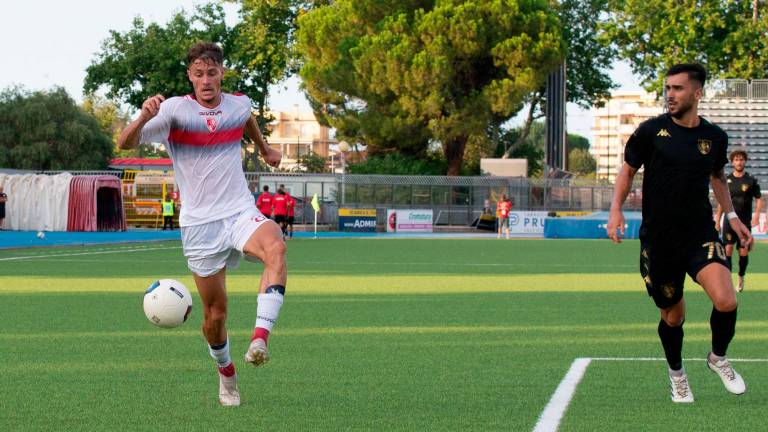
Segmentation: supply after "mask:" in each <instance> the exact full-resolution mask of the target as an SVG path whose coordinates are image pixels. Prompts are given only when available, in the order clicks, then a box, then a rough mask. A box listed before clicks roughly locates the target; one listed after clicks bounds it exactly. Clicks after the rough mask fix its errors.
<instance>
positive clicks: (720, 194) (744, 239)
mask: <svg viewBox="0 0 768 432" xmlns="http://www.w3.org/2000/svg"><path fill="white" fill-rule="evenodd" d="M710 183H711V185H712V192H713V193H714V194H715V200H717V204H718V206H720V207H722V209H723V212H724V213H725V214H726V218H727V219H728V224H729V225H730V226H731V228H732V229H733V231H734V232H735V233H736V235H738V236H739V241H740V242H741V244H742V245H743V246H744V247H745V248H747V249H748V250H751V249H752V241H753V240H752V233H750V232H749V229H747V227H746V226H744V224H743V223H741V221H740V220H739V217H738V216H737V215H736V212H734V211H733V202H732V201H731V193H730V192H729V191H728V182H727V180H726V179H725V172H724V170H723V169H722V168H721V169H720V170H718V171H716V172H713V173H712V177H711V182H710Z"/></svg>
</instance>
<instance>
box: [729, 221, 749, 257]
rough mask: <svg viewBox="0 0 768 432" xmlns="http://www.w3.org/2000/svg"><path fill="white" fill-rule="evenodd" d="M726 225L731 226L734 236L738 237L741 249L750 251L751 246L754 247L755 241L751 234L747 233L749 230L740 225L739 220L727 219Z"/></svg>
mask: <svg viewBox="0 0 768 432" xmlns="http://www.w3.org/2000/svg"><path fill="white" fill-rule="evenodd" d="M728 223H729V224H730V225H731V228H732V229H733V231H734V232H735V233H736V235H737V236H739V242H741V247H743V248H746V249H747V250H750V251H751V250H752V246H754V242H755V239H753V238H752V233H751V232H750V231H749V228H747V227H746V225H744V224H743V223H741V221H740V220H739V218H733V219H729V220H728Z"/></svg>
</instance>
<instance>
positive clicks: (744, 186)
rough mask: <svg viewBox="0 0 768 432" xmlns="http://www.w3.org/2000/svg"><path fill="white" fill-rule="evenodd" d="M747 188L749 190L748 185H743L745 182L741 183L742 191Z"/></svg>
mask: <svg viewBox="0 0 768 432" xmlns="http://www.w3.org/2000/svg"><path fill="white" fill-rule="evenodd" d="M747 190H749V185H745V184H743V185H741V191H742V192H746V191H747Z"/></svg>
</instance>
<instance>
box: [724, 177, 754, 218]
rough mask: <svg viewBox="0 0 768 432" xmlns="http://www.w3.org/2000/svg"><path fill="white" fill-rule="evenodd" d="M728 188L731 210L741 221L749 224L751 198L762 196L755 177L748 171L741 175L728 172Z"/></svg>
mask: <svg viewBox="0 0 768 432" xmlns="http://www.w3.org/2000/svg"><path fill="white" fill-rule="evenodd" d="M728 190H729V191H730V192H731V200H732V201H733V211H735V212H736V214H737V215H739V219H740V220H741V222H742V223H745V224H749V223H750V222H751V221H752V198H755V199H759V198H760V197H762V195H761V193H760V185H759V184H758V183H757V179H756V178H754V177H752V176H751V175H749V173H748V172H745V173H744V175H742V176H741V177H736V176H734V175H733V173H731V174H728Z"/></svg>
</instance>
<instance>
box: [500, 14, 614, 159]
mask: <svg viewBox="0 0 768 432" xmlns="http://www.w3.org/2000/svg"><path fill="white" fill-rule="evenodd" d="M608 1H609V0H562V1H560V2H559V6H558V8H557V11H558V14H559V17H560V22H561V23H562V24H563V27H562V30H563V37H564V39H565V43H566V47H567V54H566V57H565V69H566V76H567V79H566V100H567V101H568V102H572V103H575V104H577V105H579V106H581V107H582V108H590V107H592V106H594V105H597V106H602V104H603V103H604V102H603V101H604V100H605V99H606V98H607V97H608V95H609V94H610V90H611V89H612V88H613V87H615V83H613V81H612V80H611V78H610V76H609V75H608V70H609V68H610V66H611V64H612V63H613V61H614V60H615V59H616V57H617V49H616V47H615V45H614V44H613V43H612V42H611V41H610V39H609V37H608V34H607V32H606V31H605V22H606V19H607V15H606V14H605V10H606V9H607V7H608ZM545 90H546V88H545V85H542V86H541V87H539V88H538V89H536V91H534V92H532V93H530V94H529V95H528V96H527V97H526V100H525V103H526V104H527V113H526V116H525V120H524V122H523V128H522V133H521V134H520V135H519V136H518V140H517V141H516V142H515V143H513V144H512V145H511V146H509V147H508V148H507V153H505V154H504V157H509V156H512V154H511V153H512V152H514V151H515V150H516V149H517V146H520V145H523V141H524V140H525V139H526V137H527V136H528V132H529V129H530V127H531V125H532V124H533V122H534V121H536V120H538V119H540V118H542V117H544V110H543V106H544V104H545V102H546V91H545Z"/></svg>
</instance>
